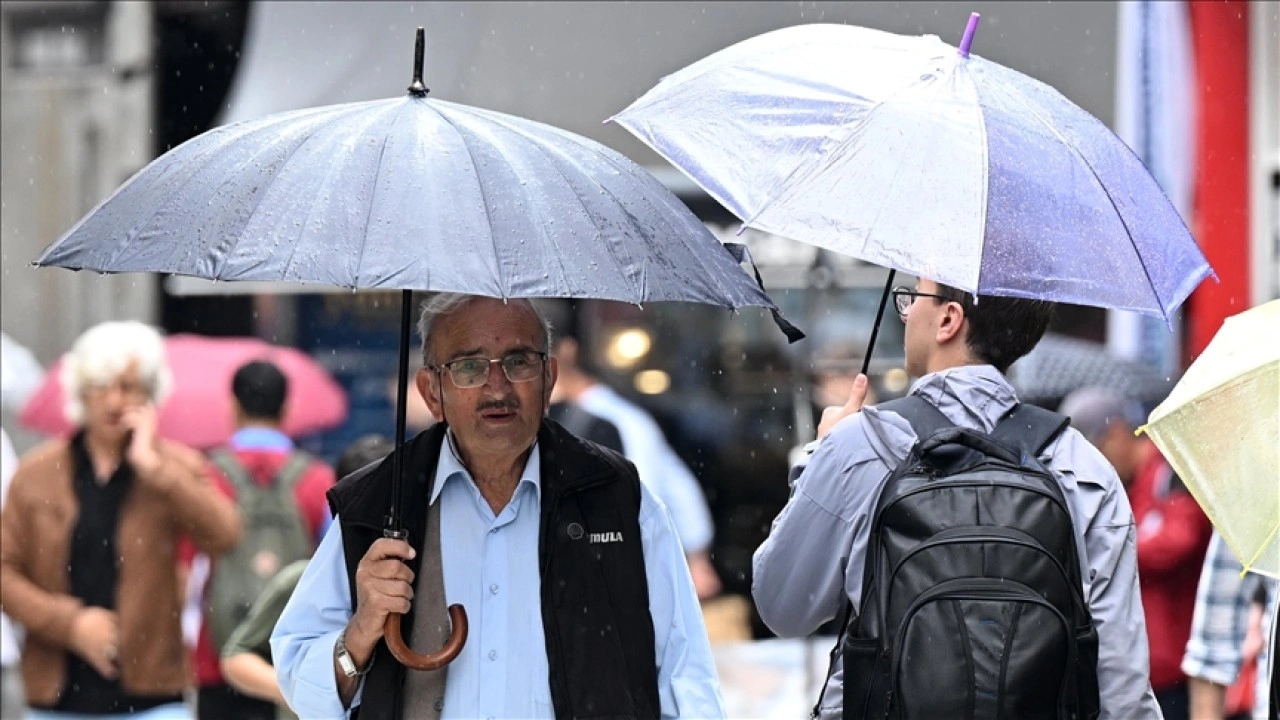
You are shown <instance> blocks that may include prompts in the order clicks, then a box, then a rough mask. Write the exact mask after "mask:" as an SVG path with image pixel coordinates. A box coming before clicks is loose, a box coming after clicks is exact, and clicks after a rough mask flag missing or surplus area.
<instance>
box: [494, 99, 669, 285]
mask: <svg viewBox="0 0 1280 720" xmlns="http://www.w3.org/2000/svg"><path fill="white" fill-rule="evenodd" d="M494 114H495V115H496V113H494ZM483 117H484V119H485V120H488V121H490V122H493V123H494V124H495V125H499V126H501V127H503V128H506V129H507V130H510V131H511V132H513V133H515V134H517V135H519V136H521V137H525V138H528V139H529V140H530V144H531V145H533V147H535V148H537V150H538V152H539V153H541V154H542V155H543V156H544V157H546V158H547V159H548V160H550V161H551V163H550V164H551V167H552V168H553V169H555V171H556V173H557V174H559V175H560V177H561V178H563V179H564V180H565V181H566V184H567V185H570V183H569V176H568V175H566V174H565V172H564V170H562V169H561V168H560V167H559V165H557V164H556V162H555V158H553V157H552V156H551V153H552V152H554V153H555V156H556V157H559V158H561V159H564V161H565V162H568V163H570V164H573V165H575V166H576V165H577V163H576V162H574V161H573V159H572V158H567V157H565V154H564V153H563V152H562V151H561V150H560V149H559V148H556V147H555V146H551V148H550V149H548V148H547V147H546V146H545V144H544V143H542V142H541V141H539V140H536V139H534V138H533V137H532V136H530V135H529V134H528V133H526V132H524V131H522V130H521V129H520V128H515V127H512V126H511V125H510V124H509V123H507V122H506V121H504V120H503V119H501V118H494V117H489V116H488V114H486V115H485V116H483ZM597 155H599V156H601V157H603V153H597ZM606 159H607V158H606ZM583 175H584V176H585V177H586V178H587V179H588V180H589V181H590V182H592V183H595V185H596V187H598V188H599V189H600V190H602V191H604V192H605V193H607V194H608V195H609V197H610V198H612V199H613V201H614V202H615V203H616V204H617V205H618V207H620V208H621V207H622V205H621V203H618V199H617V197H616V196H615V195H614V194H613V193H612V192H609V190H608V188H606V187H605V186H604V185H602V184H600V183H599V182H598V181H596V179H595V177H593V176H592V175H591V174H590V173H588V172H584V173H583ZM573 198H574V200H576V201H577V202H578V204H579V205H580V206H581V207H582V209H583V211H584V215H586V217H587V219H589V220H590V221H591V224H592V225H593V226H594V227H595V229H596V231H597V232H600V234H601V235H602V236H603V234H604V233H603V231H602V228H601V227H600V225H599V224H598V223H597V222H596V219H595V218H594V217H592V215H591V213H590V212H588V211H587V205H586V203H585V202H583V201H582V197H581V196H580V195H579V194H578V193H576V192H575V193H573ZM624 213H625V210H624ZM625 214H626V215H627V220H628V222H630V223H631V225H632V226H633V227H635V228H636V229H639V226H638V224H637V223H636V221H635V219H634V217H633V216H632V215H631V214H630V213H625ZM609 257H611V258H613V259H614V261H615V262H617V258H616V257H614V254H613V253H609ZM618 269H619V271H621V270H622V266H621V263H619V267H618ZM619 274H621V275H622V276H623V277H627V276H626V274H625V273H622V272H620V273H619ZM628 279H629V280H630V278H628ZM631 283H632V286H633V288H636V282H635V281H631ZM636 290H637V293H638V297H639V300H638V301H637V302H643V300H644V288H643V287H639V288H636Z"/></svg>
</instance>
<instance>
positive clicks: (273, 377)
mask: <svg viewBox="0 0 1280 720" xmlns="http://www.w3.org/2000/svg"><path fill="white" fill-rule="evenodd" d="M231 394H232V395H235V398H236V402H237V403H239V404H240V409H241V410H242V411H244V414H245V415H247V416H249V417H251V418H262V419H266V420H279V419H280V418H281V417H283V416H284V400H285V397H286V396H288V394H289V381H288V379H286V378H285V376H284V373H282V372H280V368H278V367H276V365H275V363H271V362H268V361H266V360H253V361H250V362H247V363H245V364H244V365H241V366H240V369H239V370H236V374H235V376H234V377H232V378H231Z"/></svg>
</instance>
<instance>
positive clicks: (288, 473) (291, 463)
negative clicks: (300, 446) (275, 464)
mask: <svg viewBox="0 0 1280 720" xmlns="http://www.w3.org/2000/svg"><path fill="white" fill-rule="evenodd" d="M311 460H312V458H311V454H310V453H308V452H305V451H303V450H294V451H293V452H292V453H290V454H289V459H287V460H285V461H284V464H283V465H281V466H280V470H279V472H277V473H276V479H275V484H276V485H277V486H278V487H281V488H289V489H292V488H293V486H294V485H297V484H298V481H299V480H301V479H302V476H303V475H306V474H307V468H309V467H311Z"/></svg>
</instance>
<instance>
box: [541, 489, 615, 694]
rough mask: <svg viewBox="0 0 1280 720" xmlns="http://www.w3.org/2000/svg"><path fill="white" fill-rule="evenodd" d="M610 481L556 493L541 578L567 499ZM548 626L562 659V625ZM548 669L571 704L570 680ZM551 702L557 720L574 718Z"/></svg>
mask: <svg viewBox="0 0 1280 720" xmlns="http://www.w3.org/2000/svg"><path fill="white" fill-rule="evenodd" d="M608 481H609V478H608V476H601V478H600V479H599V480H595V481H592V482H589V483H586V484H583V485H579V486H577V487H574V488H570V489H563V490H560V491H559V492H558V493H556V495H555V497H554V498H553V499H552V502H553V505H552V506H551V516H550V519H549V521H548V522H547V526H546V527H544V528H541V532H545V533H550V534H551V537H552V542H548V543H547V545H548V551H547V552H546V553H545V554H544V555H543V557H542V560H541V562H539V568H538V575H539V577H543V576H545V575H546V572H547V568H548V567H549V566H550V564H551V556H552V553H553V552H554V548H555V542H554V537H555V532H556V528H557V527H559V526H560V508H561V506H562V505H563V504H564V501H565V500H567V499H568V498H569V497H570V496H572V495H576V494H578V493H580V492H585V491H587V490H591V489H593V488H596V487H599V486H601V485H604V484H605V483H607V482H608ZM546 600H547V598H545V597H544V598H542V602H543V605H544V608H543V612H544V613H546V612H547V611H548V610H547V608H546V607H545V605H546ZM550 612H552V613H554V612H555V609H554V607H553V608H552V609H551V610H550ZM544 617H545V615H544ZM546 625H547V623H545V622H544V623H543V632H546V631H548V630H550V631H551V635H552V638H553V642H554V643H555V646H556V654H557V656H558V657H560V658H564V641H563V639H562V638H561V637H560V623H559V622H558V621H557V622H552V623H550V625H551V627H550V628H548V627H546ZM549 660H550V658H548V661H549ZM547 669H548V672H549V674H550V675H551V677H553V678H556V684H557V685H559V686H560V696H561V697H562V698H564V702H565V703H569V702H570V697H569V682H568V678H567V676H565V674H564V673H562V672H556V669H555V668H552V667H550V666H548V668H547ZM551 701H552V702H551V710H552V712H554V713H555V716H556V717H557V718H559V717H562V716H564V717H572V714H571V713H563V714H562V713H561V712H560V710H561V708H557V707H556V704H555V696H554V695H553V696H552V698H551ZM565 709H568V708H565Z"/></svg>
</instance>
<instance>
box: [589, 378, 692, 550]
mask: <svg viewBox="0 0 1280 720" xmlns="http://www.w3.org/2000/svg"><path fill="white" fill-rule="evenodd" d="M574 402H575V403H577V405H578V406H579V407H581V408H582V409H583V410H586V411H587V412H589V413H591V414H592V415H596V416H598V417H601V418H604V419H605V420H608V421H609V422H611V423H613V425H614V427H616V428H617V429H618V436H619V437H621V438H622V454H623V455H626V456H627V459H628V460H630V461H631V462H632V463H634V464H635V466H636V472H638V473H640V481H641V482H642V483H644V484H645V485H648V486H649V489H650V490H652V491H653V492H654V494H655V495H657V496H658V497H659V498H660V499H661V500H662V502H663V504H664V505H666V506H667V508H668V509H669V510H670V511H671V516H672V518H673V519H674V520H675V524H676V533H677V534H679V536H680V543H681V544H682V545H684V549H685V550H686V551H688V552H691V553H695V552H702V551H704V550H707V549H708V548H709V547H710V546H711V539H712V536H713V535H714V534H715V532H714V527H713V526H712V524H711V510H710V509H708V508H707V498H706V496H705V495H703V493H702V486H701V485H699V484H698V479H697V478H695V477H694V476H693V473H692V472H690V470H689V467H688V466H687V465H685V464H684V461H683V460H681V459H680V456H679V455H676V451H675V450H673V449H671V445H670V444H669V443H667V438H666V436H665V435H663V434H662V428H660V427H658V423H657V422H655V421H654V419H653V417H652V416H651V415H649V413H648V412H646V411H645V409H644V408H642V407H640V406H639V405H636V404H635V403H633V402H631V401H630V400H628V399H626V398H624V397H622V396H621V395H619V394H618V393H617V392H615V391H614V390H613V388H610V387H608V386H607V385H602V384H599V383H597V384H596V385H593V386H591V387H590V388H587V389H586V390H584V391H583V392H582V394H580V395H579V396H578V397H577V399H576V400H574Z"/></svg>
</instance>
